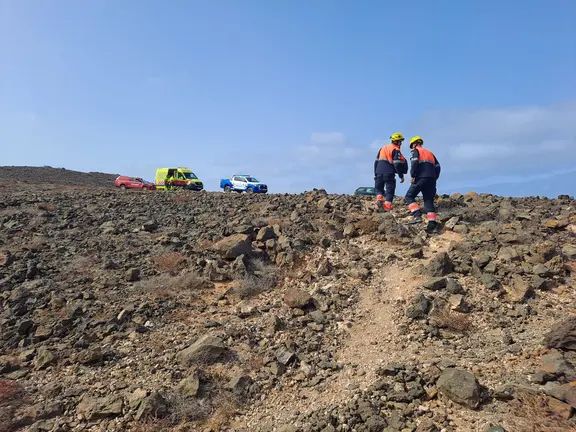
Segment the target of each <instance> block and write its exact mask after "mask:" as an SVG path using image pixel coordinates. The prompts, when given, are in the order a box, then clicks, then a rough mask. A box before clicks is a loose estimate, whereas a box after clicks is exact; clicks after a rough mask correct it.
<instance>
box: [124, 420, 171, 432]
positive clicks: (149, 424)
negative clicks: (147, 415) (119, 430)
mask: <svg viewBox="0 0 576 432" xmlns="http://www.w3.org/2000/svg"><path fill="white" fill-rule="evenodd" d="M130 430H131V431H132V432H159V431H170V430H174V428H171V427H170V422H169V421H168V420H166V419H150V420H148V421H146V423H137V424H136V426H135V427H133V428H131V429H130Z"/></svg>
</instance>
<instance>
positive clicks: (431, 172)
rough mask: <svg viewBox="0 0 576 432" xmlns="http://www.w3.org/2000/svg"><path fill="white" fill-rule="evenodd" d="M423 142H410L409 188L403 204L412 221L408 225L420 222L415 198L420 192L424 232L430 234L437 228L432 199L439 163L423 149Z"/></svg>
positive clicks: (416, 137) (420, 218) (417, 140)
mask: <svg viewBox="0 0 576 432" xmlns="http://www.w3.org/2000/svg"><path fill="white" fill-rule="evenodd" d="M423 145H424V140H423V139H422V138H421V137H419V136H415V137H414V138H412V139H411V140H410V150H411V151H410V183H411V185H410V188H408V191H407V192H406V197H405V198H404V199H405V202H406V204H408V210H410V213H412V216H413V219H412V221H411V222H410V223H413V224H416V223H421V222H422V212H421V211H420V206H419V205H418V203H417V202H416V197H417V196H418V194H419V193H420V192H422V198H423V199H424V210H425V211H426V219H427V220H428V225H427V226H426V232H428V233H430V232H432V231H434V229H435V228H436V227H437V222H436V213H435V208H434V198H435V197H436V182H437V180H438V178H439V177H440V163H439V162H438V159H436V156H435V155H434V153H432V152H431V151H430V150H428V149H425V148H424V147H423Z"/></svg>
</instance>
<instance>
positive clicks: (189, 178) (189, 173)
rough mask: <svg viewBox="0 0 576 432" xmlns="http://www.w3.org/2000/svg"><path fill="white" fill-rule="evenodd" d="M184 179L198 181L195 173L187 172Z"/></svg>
mask: <svg viewBox="0 0 576 432" xmlns="http://www.w3.org/2000/svg"><path fill="white" fill-rule="evenodd" d="M184 177H186V178H187V179H188V180H197V179H198V177H196V174H194V173H193V172H185V173H184Z"/></svg>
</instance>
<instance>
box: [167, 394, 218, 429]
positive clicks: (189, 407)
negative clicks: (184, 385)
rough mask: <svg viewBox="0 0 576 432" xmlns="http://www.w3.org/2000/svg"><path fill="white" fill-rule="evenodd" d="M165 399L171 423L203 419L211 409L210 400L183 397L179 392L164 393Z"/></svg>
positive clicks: (211, 403) (211, 402)
mask: <svg viewBox="0 0 576 432" xmlns="http://www.w3.org/2000/svg"><path fill="white" fill-rule="evenodd" d="M166 401H167V402H168V407H169V411H170V415H169V420H170V422H171V423H172V424H173V425H176V424H179V423H182V422H191V421H200V420H204V419H206V418H207V417H208V416H209V415H210V414H211V413H212V410H213V401H212V400H210V399H198V398H190V397H185V396H183V395H181V394H180V393H170V394H168V395H166Z"/></svg>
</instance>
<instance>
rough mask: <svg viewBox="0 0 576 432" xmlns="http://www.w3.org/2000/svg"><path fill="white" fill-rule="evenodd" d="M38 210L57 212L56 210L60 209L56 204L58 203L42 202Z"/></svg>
mask: <svg viewBox="0 0 576 432" xmlns="http://www.w3.org/2000/svg"><path fill="white" fill-rule="evenodd" d="M38 210H43V211H47V212H55V211H56V210H58V206H56V204H52V203H42V204H39V205H38Z"/></svg>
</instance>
